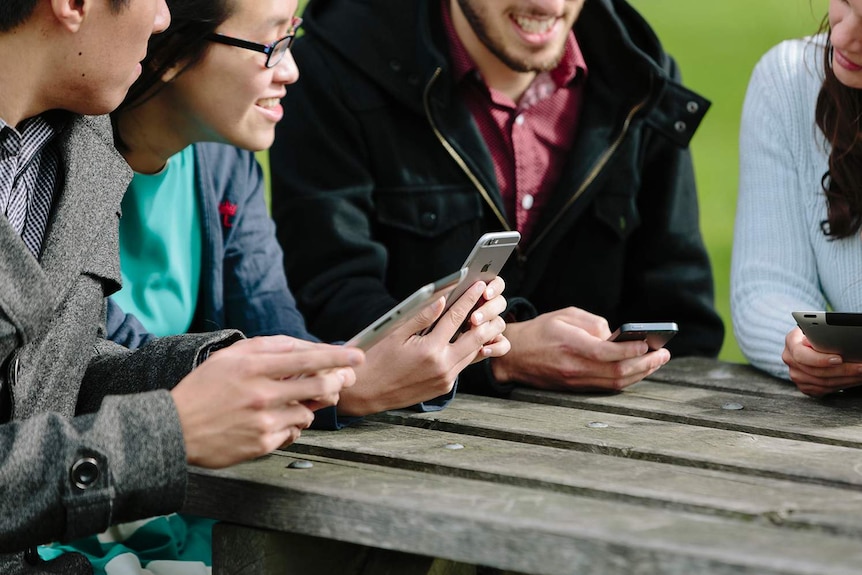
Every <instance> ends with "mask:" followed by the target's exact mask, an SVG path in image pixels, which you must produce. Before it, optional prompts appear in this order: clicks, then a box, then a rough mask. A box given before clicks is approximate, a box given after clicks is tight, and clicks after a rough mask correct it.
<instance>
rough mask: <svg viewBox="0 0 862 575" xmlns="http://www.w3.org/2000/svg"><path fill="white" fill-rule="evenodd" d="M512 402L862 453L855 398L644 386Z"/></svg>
mask: <svg viewBox="0 0 862 575" xmlns="http://www.w3.org/2000/svg"><path fill="white" fill-rule="evenodd" d="M513 399H517V400H518V401H529V402H535V403H546V404H549V405H559V406H564V407H571V408H584V409H590V410H594V411H605V412H608V413H619V414H623V415H634V416H639V417H649V418H650V419H659V420H662V421H674V422H677V423H685V424H693V425H699V426H709V427H717V428H721V429H731V430H735V431H740V432H743V433H755V434H758V435H769V436H772V437H782V438H786V439H799V440H804V441H815V442H819V443H826V444H830V445H843V446H845V447H854V448H862V395H860V394H859V393H855V392H854V393H845V394H838V395H833V396H830V397H828V398H823V399H812V398H809V397H805V396H803V395H802V394H799V397H782V396H774V395H773V396H770V395H761V396H751V395H743V394H740V393H729V392H724V391H715V390H711V389H703V388H700V387H687V386H679V385H674V384H667V383H660V382H655V381H642V382H640V383H637V384H635V385H633V386H631V387H629V388H627V389H625V390H624V391H623V392H621V393H617V394H574V393H556V392H546V391H539V390H533V389H519V390H518V391H517V392H516V393H515V394H514V395H513ZM728 407H733V408H735V409H727V408H728Z"/></svg>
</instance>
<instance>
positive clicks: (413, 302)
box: [344, 268, 467, 351]
mask: <svg viewBox="0 0 862 575" xmlns="http://www.w3.org/2000/svg"><path fill="white" fill-rule="evenodd" d="M466 275H467V268H462V269H460V270H458V271H456V272H455V273H452V274H449V275H448V276H446V277H444V278H441V279H439V280H437V281H435V282H433V283H430V284H426V285H424V286H422V287H421V288H419V289H418V290H416V291H415V292H413V293H412V294H410V295H409V296H407V297H406V298H405V299H404V300H403V301H402V302H401V303H399V304H398V305H396V306H395V307H393V308H392V309H390V310H389V311H387V312H386V313H385V314H383V315H382V316H380V317H379V318H377V319H376V320H374V321H373V322H371V324H370V325H369V326H368V327H366V328H365V329H363V330H362V331H360V332H359V333H357V334H356V335H355V336H353V337H352V338H350V339H349V340H348V341H347V342H345V344H344V345H349V346H351V347H358V348H360V349H362V350H365V351H368V349H369V348H371V347H372V346H373V345H374V344H375V343H377V342H378V341H380V340H381V339H383V338H384V337H386V336H387V335H389V334H390V333H391V332H392V330H394V329H395V328H396V327H398V326H399V325H401V324H403V323H404V322H405V321H406V320H408V319H410V318H411V317H413V315H414V314H415V313H416V312H418V311H419V310H420V309H422V308H423V307H424V306H425V305H426V304H429V303H431V302H432V301H434V300H435V299H437V298H438V297H440V296H442V295H445V294H447V293H449V291H451V290H452V288H454V287H455V286H456V285H458V282H460V281H461V280H462V279H464V276H466Z"/></svg>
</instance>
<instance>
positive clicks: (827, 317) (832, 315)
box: [793, 311, 862, 363]
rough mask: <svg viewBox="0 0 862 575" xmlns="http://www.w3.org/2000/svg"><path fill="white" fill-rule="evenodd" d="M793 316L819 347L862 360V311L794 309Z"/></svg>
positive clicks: (810, 340) (854, 361)
mask: <svg viewBox="0 0 862 575" xmlns="http://www.w3.org/2000/svg"><path fill="white" fill-rule="evenodd" d="M793 319H795V320H796V324H797V325H798V326H799V328H800V329H801V330H802V333H804V334H805V337H807V338H808V341H809V342H811V347H813V348H814V349H816V350H817V351H819V352H822V353H834V354H837V355H840V356H841V357H842V359H843V360H844V361H847V362H853V363H859V362H862V313H847V312H834V311H795V312H793Z"/></svg>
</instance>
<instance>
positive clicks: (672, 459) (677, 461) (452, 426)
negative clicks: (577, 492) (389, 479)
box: [370, 412, 859, 489]
mask: <svg viewBox="0 0 862 575" xmlns="http://www.w3.org/2000/svg"><path fill="white" fill-rule="evenodd" d="M608 413H609V412H608ZM623 415H630V414H623ZM370 420H371V421H377V422H384V423H391V424H395V425H407V426H410V427H419V428H422V429H428V430H439V431H446V432H448V433H460V434H463V435H474V436H478V437H487V438H489V439H499V440H502V441H511V442H513V443H520V444H524V443H527V444H532V445H542V446H547V447H556V448H559V449H572V450H575V451H584V452H588V453H598V454H601V455H611V456H614V457H624V458H626V459H633V460H640V461H653V462H657V463H667V464H671V465H682V466H686V467H693V468H697V469H712V470H714V471H727V472H731V473H739V474H742V475H748V476H752V477H766V478H772V479H781V480H786V481H797V482H803V483H808V484H810V485H822V486H825V487H838V488H842V489H847V488H850V489H858V488H859V486H858V485H855V484H853V483H848V482H846V481H841V480H828V479H824V478H821V477H810V476H806V475H796V474H793V473H788V472H781V471H776V470H763V469H756V468H751V467H745V466H743V465H734V464H729V463H719V462H716V461H707V460H703V459H695V458H694V457H686V456H682V455H673V456H670V455H665V454H661V453H654V452H647V451H639V450H637V449H634V448H620V447H614V446H610V445H598V444H596V443H588V442H580V441H575V440H572V439H557V438H553V437H545V436H533V435H529V434H524V433H516V432H509V431H503V430H499V429H489V428H486V427H480V426H475V425H470V424H465V423H462V422H457V423H452V422H447V421H440V420H432V419H422V418H414V417H411V416H409V415H408V416H404V415H403V414H402V412H385V413H380V414H376V415H375V416H373V418H371V419H370ZM670 423H674V422H670ZM779 439H784V438H779Z"/></svg>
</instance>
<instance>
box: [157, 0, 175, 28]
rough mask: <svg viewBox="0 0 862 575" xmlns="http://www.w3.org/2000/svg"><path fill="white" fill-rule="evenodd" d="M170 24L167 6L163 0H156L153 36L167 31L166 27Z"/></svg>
mask: <svg viewBox="0 0 862 575" xmlns="http://www.w3.org/2000/svg"><path fill="white" fill-rule="evenodd" d="M170 24H171V11H170V10H169V9H168V5H167V3H166V2H165V0H157V2H156V15H155V18H154V19H153V34H158V33H159V32H164V31H165V30H167V29H168V26H169V25H170Z"/></svg>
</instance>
